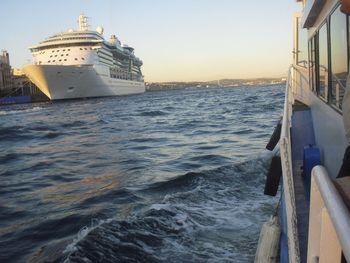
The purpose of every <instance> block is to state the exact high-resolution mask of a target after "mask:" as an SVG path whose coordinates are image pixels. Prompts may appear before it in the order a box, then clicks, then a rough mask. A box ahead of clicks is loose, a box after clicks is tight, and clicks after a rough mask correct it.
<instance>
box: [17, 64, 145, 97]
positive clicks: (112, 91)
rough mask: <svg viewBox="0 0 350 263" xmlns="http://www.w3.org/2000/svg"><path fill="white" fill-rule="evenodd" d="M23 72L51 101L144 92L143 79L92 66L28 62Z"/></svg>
mask: <svg viewBox="0 0 350 263" xmlns="http://www.w3.org/2000/svg"><path fill="white" fill-rule="evenodd" d="M23 71H24V73H25V74H26V75H27V76H28V77H29V79H30V80H31V81H32V82H33V83H34V84H35V85H36V86H37V87H38V88H39V89H40V90H41V91H42V92H43V93H44V94H45V95H46V96H47V97H49V98H50V99H51V100H62V99H75V98H89V97H105V96H118V95H129V94H138V93H143V92H145V84H144V82H140V81H132V80H123V79H116V78H111V77H109V76H108V74H106V73H104V72H103V71H101V70H99V68H98V67H94V66H93V65H81V66H64V65H29V66H25V67H24V68H23Z"/></svg>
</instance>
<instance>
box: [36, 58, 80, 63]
mask: <svg viewBox="0 0 350 263" xmlns="http://www.w3.org/2000/svg"><path fill="white" fill-rule="evenodd" d="M74 60H76V61H77V60H78V58H74ZM81 60H85V58H81ZM62 61H67V59H66V58H65V59H58V60H57V62H62ZM50 62H56V60H52V61H51V60H49V61H47V63H50ZM41 63H42V62H41V61H39V64H41Z"/></svg>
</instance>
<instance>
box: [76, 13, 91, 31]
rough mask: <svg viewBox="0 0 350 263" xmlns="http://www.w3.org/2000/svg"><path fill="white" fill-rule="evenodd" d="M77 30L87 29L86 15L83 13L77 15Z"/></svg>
mask: <svg viewBox="0 0 350 263" xmlns="http://www.w3.org/2000/svg"><path fill="white" fill-rule="evenodd" d="M78 22H79V30H80V31H87V30H89V25H88V17H87V16H84V15H80V16H79V20H78Z"/></svg>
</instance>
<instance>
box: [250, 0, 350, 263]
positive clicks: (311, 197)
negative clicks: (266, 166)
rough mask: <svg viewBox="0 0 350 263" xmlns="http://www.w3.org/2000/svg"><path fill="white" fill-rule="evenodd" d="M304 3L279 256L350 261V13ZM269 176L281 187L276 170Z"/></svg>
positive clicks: (298, 23)
mask: <svg viewBox="0 0 350 263" xmlns="http://www.w3.org/2000/svg"><path fill="white" fill-rule="evenodd" d="M296 2H300V4H301V5H302V11H301V12H300V13H297V14H295V15H294V50H293V64H292V65H291V67H290V69H289V76H288V80H287V85H286V93H285V102H284V112H283V120H282V127H281V130H280V135H279V147H280V148H279V149H280V157H281V162H280V164H281V167H282V169H281V170H282V173H281V174H282V180H281V182H282V183H281V185H280V186H281V187H280V188H281V191H280V193H281V198H280V205H279V224H280V226H281V234H280V237H279V240H280V259H279V261H280V262H282V263H284V262H291V263H294V262H295V263H299V262H332V263H337V262H339V263H340V262H350V213H349V208H350V174H346V176H345V177H341V176H340V173H339V171H340V169H341V167H342V164H343V158H344V159H345V161H346V159H347V157H345V156H344V153H345V150H346V148H347V146H348V141H347V138H346V134H345V130H344V125H343V120H342V118H343V116H342V115H343V106H344V105H343V97H344V94H345V91H346V79H347V76H348V72H349V67H348V65H349V46H350V41H349V29H350V27H349V18H348V16H347V15H345V14H344V13H343V12H342V10H341V3H340V2H339V1H338V0H322V1H321V0H304V1H302V0H297V1H296ZM344 2H345V1H344ZM347 103H349V101H348V102H347ZM347 118H350V116H347ZM349 161H350V158H348V159H347V162H349ZM277 170H278V169H277ZM269 179H270V181H273V184H276V183H277V185H278V180H277V179H276V175H274V178H272V179H273V180H271V178H269ZM267 181H268V180H267ZM267 188H268V189H273V185H271V184H270V185H268V186H267ZM265 189H266V188H265ZM256 262H275V261H267V260H266V259H261V258H260V259H259V258H258V259H257V258H256Z"/></svg>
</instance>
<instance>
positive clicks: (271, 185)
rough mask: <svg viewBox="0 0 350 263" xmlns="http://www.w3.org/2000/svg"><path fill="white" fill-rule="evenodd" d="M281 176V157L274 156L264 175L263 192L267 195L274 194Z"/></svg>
mask: <svg viewBox="0 0 350 263" xmlns="http://www.w3.org/2000/svg"><path fill="white" fill-rule="evenodd" d="M281 176H282V164H281V157H279V156H274V157H272V159H271V164H270V169H269V171H268V173H267V176H266V183H265V190H264V194H265V195H269V196H276V194H277V190H278V186H279V184H280V179H281Z"/></svg>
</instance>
